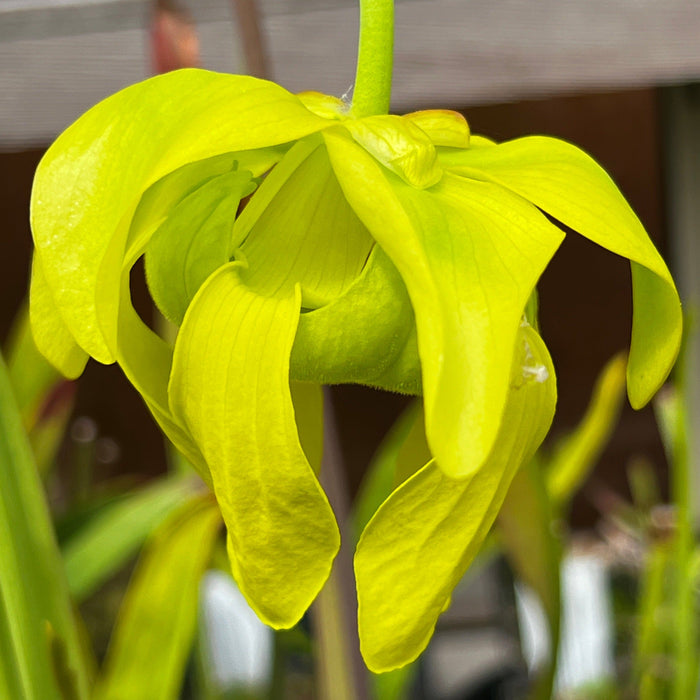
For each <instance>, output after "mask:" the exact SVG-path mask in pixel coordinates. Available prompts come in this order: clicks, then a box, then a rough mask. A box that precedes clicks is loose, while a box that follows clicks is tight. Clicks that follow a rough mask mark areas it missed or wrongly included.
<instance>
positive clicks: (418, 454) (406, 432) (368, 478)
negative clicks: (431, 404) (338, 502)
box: [353, 401, 431, 540]
mask: <svg viewBox="0 0 700 700" xmlns="http://www.w3.org/2000/svg"><path fill="white" fill-rule="evenodd" d="M430 459H431V456H430V453H429V451H428V445H427V443H426V441H425V429H424V427H423V409H422V406H421V404H420V402H418V401H414V402H412V403H411V405H410V406H409V407H408V408H407V409H406V410H405V411H404V412H403V413H402V414H401V415H400V416H399V418H398V419H397V420H396V422H395V423H394V425H393V426H392V427H391V430H390V431H389V432H388V433H387V435H386V437H385V438H384V440H382V443H381V445H380V446H379V448H378V450H377V452H376V453H375V454H374V456H373V457H372V461H371V463H370V465H369V467H368V468H367V472H366V473H365V476H364V478H363V479H362V483H361V484H360V489H359V491H358V493H357V496H355V501H354V505H353V529H354V531H355V533H356V537H355V539H356V540H359V538H360V534H361V533H362V531H363V530H364V528H365V526H366V525H367V523H368V522H369V521H370V520H371V519H372V516H373V515H374V514H375V513H376V511H377V510H378V509H379V506H381V504H382V503H383V502H384V501H385V500H386V499H387V498H388V497H389V496H390V495H391V492H392V491H393V490H394V489H395V488H396V487H397V486H399V485H400V484H402V483H403V482H404V481H405V480H406V479H408V478H409V477H410V476H412V475H413V474H415V472H417V471H418V469H420V467H422V466H423V465H424V464H425V463H426V462H427V461H428V460H430Z"/></svg>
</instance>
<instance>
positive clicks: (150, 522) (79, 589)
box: [63, 479, 193, 601]
mask: <svg viewBox="0 0 700 700" xmlns="http://www.w3.org/2000/svg"><path fill="white" fill-rule="evenodd" d="M192 493H193V483H192V480H191V479H168V480H164V481H161V482H156V483H154V484H152V485H150V486H147V487H145V488H143V489H141V490H139V491H136V492H134V493H132V494H128V495H127V496H125V497H123V498H120V499H119V500H118V501H116V502H111V503H108V504H107V505H106V506H105V507H103V508H102V509H101V510H100V511H99V512H98V513H97V514H95V515H94V516H93V517H92V518H90V520H89V521H88V522H87V523H86V524H85V525H84V526H83V527H82V528H81V529H80V530H79V531H78V532H76V533H74V534H73V535H72V536H71V538H70V539H69V540H68V541H67V542H66V543H65V544H64V545H63V560H64V562H65V567H66V575H67V577H68V586H69V588H70V591H71V594H72V595H73V597H74V598H75V599H76V600H77V601H81V600H84V599H85V598H86V597H87V596H89V595H90V594H91V593H93V592H94V591H95V590H96V589H97V588H98V587H99V586H100V585H101V584H102V583H104V581H105V580H106V579H107V578H109V577H110V576H112V575H114V574H115V573H116V572H117V571H118V570H119V569H120V568H121V567H122V566H123V565H124V564H125V563H126V562H127V561H128V559H129V557H131V556H133V554H134V553H135V552H136V551H137V550H138V548H139V547H140V546H141V545H142V544H143V542H144V540H145V539H146V538H147V537H148V535H149V534H150V533H151V532H152V531H153V530H154V529H155V528H156V527H157V526H158V525H159V524H160V523H161V522H162V521H163V520H164V519H165V518H166V517H167V516H168V515H169V514H170V513H171V512H172V511H173V509H175V508H177V507H178V506H179V505H181V504H182V503H183V502H185V501H187V500H188V499H191V498H192Z"/></svg>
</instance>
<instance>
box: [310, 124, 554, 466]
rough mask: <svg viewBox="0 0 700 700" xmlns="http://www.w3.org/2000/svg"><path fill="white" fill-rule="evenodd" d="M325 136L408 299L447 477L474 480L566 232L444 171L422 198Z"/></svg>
mask: <svg viewBox="0 0 700 700" xmlns="http://www.w3.org/2000/svg"><path fill="white" fill-rule="evenodd" d="M324 137H325V139H326V143H327V144H328V149H329V153H330V156H331V162H332V164H333V169H334V170H335V172H336V175H337V176H338V180H339V181H340V184H341V187H342V188H343V191H344V192H345V196H346V197H347V199H348V201H349V202H350V204H351V205H352V207H353V209H355V211H356V212H357V214H358V216H359V217H360V219H361V220H362V221H363V223H364V224H365V226H367V228H368V229H369V230H370V231H371V233H372V235H373V236H374V237H375V239H376V240H377V242H378V243H379V245H380V246H381V247H382V248H383V249H384V251H385V252H386V253H387V255H388V256H389V257H390V258H391V260H392V262H393V263H394V264H395V265H396V267H397V268H398V270H399V272H400V273H401V276H402V278H403V280H404V282H405V283H406V288H407V289H408V293H409V295H410V297H411V301H412V304H413V309H414V311H415V315H416V325H417V330H418V350H419V353H420V358H421V366H422V379H423V396H424V404H425V420H426V433H427V437H428V444H429V445H430V448H431V452H432V454H433V455H434V456H435V459H436V460H437V462H438V464H439V465H440V467H441V468H442V469H443V470H444V472H445V473H446V474H447V475H450V476H453V477H465V476H468V475H470V474H473V473H474V472H475V471H476V470H478V469H479V468H480V467H481V465H482V464H483V463H484V462H485V460H486V459H487V457H488V455H489V453H490V452H491V449H492V447H493V444H494V440H495V438H496V434H497V432H498V429H499V425H500V422H501V417H502V414H503V409H504V406H505V401H506V394H507V391H508V376H509V372H510V367H511V361H512V357H513V353H514V350H515V339H516V335H517V332H518V326H519V324H520V322H521V319H522V315H523V310H524V308H525V304H526V302H527V300H528V298H529V296H530V294H531V292H532V290H533V288H534V286H535V284H536V282H537V280H538V279H539V276H540V275H541V273H542V272H543V270H544V269H545V267H546V265H547V263H548V262H549V260H550V259H551V257H552V255H553V254H554V252H555V251H556V249H557V247H558V245H559V243H560V242H561V240H562V238H563V234H562V233H561V231H559V230H558V229H557V228H556V227H555V226H553V225H552V224H551V223H549V222H548V221H547V219H546V218H545V217H544V216H543V215H542V214H541V212H539V211H538V210H537V209H536V208H535V207H534V206H533V205H531V204H529V203H527V202H525V201H524V200H523V199H522V198H520V197H518V196H516V195H513V194H512V193H510V192H508V191H507V190H504V189H503V188H501V187H499V186H497V185H493V184H491V183H487V182H476V181H473V180H467V179H466V178H458V177H455V176H452V175H449V174H447V173H446V174H445V175H444V177H443V178H442V180H441V181H440V182H439V183H438V184H436V185H434V186H433V187H431V188H429V189H426V190H419V189H416V188H414V187H410V186H409V185H407V184H405V183H404V182H403V181H402V180H400V179H399V178H398V177H396V176H394V175H392V174H391V173H390V172H389V171H388V170H386V169H382V168H381V166H380V165H379V164H378V163H377V162H376V161H375V160H374V159H373V158H371V157H370V155H369V154H368V153H367V152H365V151H364V150H363V149H362V148H360V147H359V146H358V145H356V144H355V143H354V142H352V141H351V140H350V139H348V138H346V137H343V136H342V135H341V134H339V133H338V132H336V131H333V132H331V131H330V130H329V131H327V132H326V133H325V134H324ZM485 150H489V149H485ZM377 202H381V206H377Z"/></svg>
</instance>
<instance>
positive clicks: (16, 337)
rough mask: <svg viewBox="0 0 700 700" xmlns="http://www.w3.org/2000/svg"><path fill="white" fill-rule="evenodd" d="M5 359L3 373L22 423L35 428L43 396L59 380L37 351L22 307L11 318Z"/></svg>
mask: <svg viewBox="0 0 700 700" xmlns="http://www.w3.org/2000/svg"><path fill="white" fill-rule="evenodd" d="M6 355H7V371H8V374H9V376H10V381H11V382H12V389H13V392H14V395H15V398H16V399H17V404H18V406H19V409H20V413H21V414H22V420H23V423H24V425H25V426H26V428H27V429H29V430H31V428H33V427H34V426H35V425H36V422H37V420H38V418H39V412H40V410H41V407H42V406H43V404H44V402H45V401H46V398H47V396H48V395H49V393H50V392H51V390H52V389H53V388H54V387H55V386H56V384H58V383H59V382H60V381H62V380H63V378H62V377H61V375H60V374H59V373H58V372H57V371H56V368H55V367H53V365H51V364H50V363H49V362H47V360H46V358H45V357H44V356H43V355H42V354H41V353H40V352H39V351H38V349H37V347H36V343H35V342H34V338H33V337H32V332H31V325H30V323H29V311H28V307H27V306H26V305H23V306H22V308H21V310H20V311H19V312H18V314H17V316H16V318H15V321H14V323H13V326H12V330H11V332H10V336H9V339H8V342H7V352H6Z"/></svg>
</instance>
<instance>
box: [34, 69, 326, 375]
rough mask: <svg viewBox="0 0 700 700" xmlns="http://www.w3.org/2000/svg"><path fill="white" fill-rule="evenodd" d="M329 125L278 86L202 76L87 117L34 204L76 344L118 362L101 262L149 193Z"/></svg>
mask: <svg viewBox="0 0 700 700" xmlns="http://www.w3.org/2000/svg"><path fill="white" fill-rule="evenodd" d="M183 96H186V97H185V98H183ZM327 124H328V122H327V121H326V120H324V119H322V118H320V117H318V116H316V115H315V114H313V113H312V112H310V111H309V110H307V109H306V108H305V107H304V106H303V104H302V103H301V102H300V100H299V99H298V98H296V97H295V96H293V95H291V94H290V93H289V92H287V91H286V90H284V89H283V88H281V87H279V86H278V85H275V84H274V83H269V82H266V81H263V80H258V79H256V78H251V77H247V76H238V75H224V74H217V73H210V72H207V71H202V70H195V69H189V70H182V71H175V72H172V73H168V74H165V75H162V76H157V77H155V78H151V79H150V80H146V81H144V82H142V83H138V84H136V85H133V86H131V87H128V88H126V89H124V90H122V91H121V92H118V93H117V94H115V95H112V96H111V97H109V98H107V99H106V100H104V101H102V102H100V103H99V104H98V105H96V106H95V107H93V108H92V109H91V110H89V111H88V112H87V113H85V114H84V115H83V116H82V117H80V119H78V120H77V121H76V122H75V123H74V124H73V125H72V126H70V127H69V128H68V129H67V130H66V131H65V132H64V133H63V134H62V135H61V136H60V137H59V138H58V139H57V140H56V142H55V143H54V144H53V145H52V146H51V148H50V149H49V150H48V151H47V153H46V155H45V156H44V157H43V159H42V161H41V163H40V164H39V167H38V169H37V174H36V178H35V181H34V188H33V191H32V205H31V206H32V211H31V215H32V216H31V218H32V230H33V233H34V241H35V244H36V247H37V250H38V251H39V256H40V258H41V264H42V269H43V273H44V275H45V278H46V283H47V284H48V287H49V288H50V290H51V294H52V296H53V300H54V302H55V307H56V308H58V310H59V312H60V315H61V318H62V319H63V322H64V323H65V326H66V327H67V329H68V331H69V333H70V334H71V335H72V336H73V337H74V338H75V339H76V341H77V343H78V344H79V345H80V346H81V347H82V348H83V349H84V350H85V351H86V352H89V353H90V355H92V356H93V357H95V358H96V359H98V360H99V361H101V362H111V361H113V360H114V359H115V358H114V352H113V350H112V349H111V348H110V347H109V346H108V344H107V343H106V341H105V338H104V336H103V333H102V331H101V329H100V323H99V322H98V314H97V309H96V300H95V289H96V287H97V285H98V279H99V277H100V274H101V268H100V263H101V261H102V259H103V258H104V256H105V253H106V251H107V248H108V247H109V245H110V241H111V239H112V237H113V236H114V234H115V232H116V231H117V230H118V229H119V228H120V227H123V226H124V224H125V222H127V225H128V221H129V220H130V219H131V217H132V216H133V213H134V211H135V209H136V207H137V205H138V202H139V198H140V197H141V194H142V193H143V192H144V191H145V190H146V189H147V188H148V187H149V186H150V185H152V184H153V183H155V182H157V181H158V180H159V179H160V178H162V177H163V176H165V175H167V174H168V173H170V172H173V171H175V170H177V169H178V168H180V167H181V166H183V165H185V164H187V163H191V162H194V161H198V160H201V159H204V158H210V157H212V156H215V155H218V154H221V153H228V152H232V151H240V150H249V149H257V148H266V147H269V146H275V145H279V144H283V143H287V142H290V141H294V140H296V139H299V138H301V137H303V136H305V135H307V134H310V133H312V132H315V131H318V130H319V129H322V128H324V127H325V126H326V125H327ZM57 212H60V214H59V215H57ZM116 289H118V286H117V288H116ZM114 296H115V299H114V303H115V304H116V303H117V301H118V299H117V298H116V297H117V293H116V291H115V293H114ZM34 315H36V316H37V323H38V324H39V326H38V327H40V326H41V323H44V324H47V323H48V320H47V318H48V316H50V313H49V310H48V307H47V306H43V307H42V308H41V309H37V311H36V314H34ZM115 316H116V315H115ZM40 319H41V320H40ZM42 335H43V333H42ZM43 342H45V343H48V342H50V341H49V339H48V338H47V337H44V338H43ZM64 352H65V348H64ZM73 369H74V366H73Z"/></svg>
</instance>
